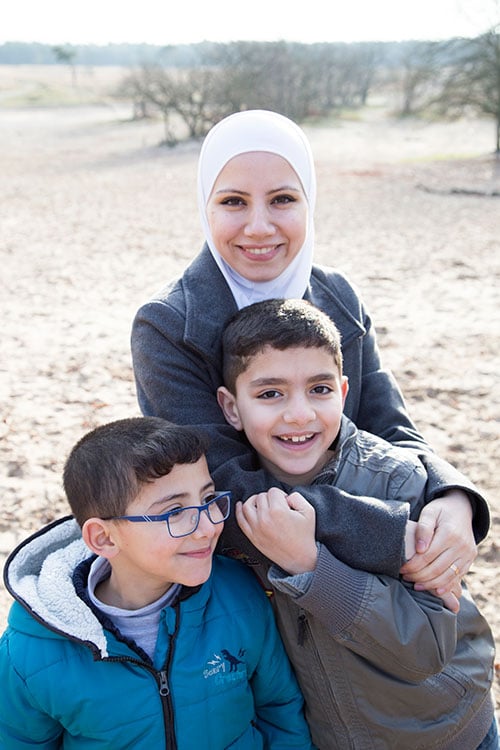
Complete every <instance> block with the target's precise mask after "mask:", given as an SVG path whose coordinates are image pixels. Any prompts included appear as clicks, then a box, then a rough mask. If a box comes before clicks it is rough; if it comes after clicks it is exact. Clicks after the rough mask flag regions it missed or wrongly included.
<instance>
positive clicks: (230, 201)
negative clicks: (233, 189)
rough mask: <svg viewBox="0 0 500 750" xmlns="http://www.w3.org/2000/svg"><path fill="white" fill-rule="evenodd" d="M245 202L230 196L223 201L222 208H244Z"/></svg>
mask: <svg viewBox="0 0 500 750" xmlns="http://www.w3.org/2000/svg"><path fill="white" fill-rule="evenodd" d="M244 205H245V202H244V200H243V199H242V198H240V197H238V196H230V197H229V198H224V199H223V200H222V201H221V206H230V207H231V206H244Z"/></svg>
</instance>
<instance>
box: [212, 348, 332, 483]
mask: <svg viewBox="0 0 500 750" xmlns="http://www.w3.org/2000/svg"><path fill="white" fill-rule="evenodd" d="M346 395H347V378H345V377H343V378H341V377H340V375H339V372H338V369H337V366H336V364H335V361H334V359H333V356H332V355H331V354H330V352H328V350H327V349H318V348H315V347H296V348H293V349H285V350H284V351H280V350H277V349H273V348H272V347H266V348H265V349H264V350H263V351H262V352H261V353H259V354H257V355H256V356H255V357H253V358H252V359H251V362H250V365H249V367H248V369H247V370H246V371H245V372H244V373H242V374H241V375H240V376H239V377H238V378H237V382H236V397H235V398H233V399H232V403H230V404H228V407H229V408H232V409H233V411H232V415H233V420H231V419H228V421H230V422H231V423H232V424H233V425H234V426H235V427H236V428H237V429H243V430H244V431H245V433H246V435H247V437H248V440H249V441H250V443H251V444H252V445H253V447H254V448H255V450H256V451H257V452H258V453H259V455H260V457H261V462H262V464H263V465H264V466H265V467H266V468H267V469H268V470H269V471H270V472H271V473H272V474H273V475H274V476H275V477H276V478H277V479H280V480H282V481H285V482H287V483H291V484H305V483H308V482H310V481H311V480H312V479H313V477H314V476H315V475H316V473H317V472H318V471H319V469H321V468H322V467H323V466H324V464H325V463H326V462H327V460H328V457H329V454H328V450H329V448H330V446H331V445H332V443H333V441H334V440H335V438H336V437H337V434H338V431H339V428H340V420H341V417H342V409H343V406H344V401H345V397H346ZM226 397H227V398H228V399H230V400H231V398H232V397H231V396H230V395H228V393H227V394H226ZM226 416H227V412H226Z"/></svg>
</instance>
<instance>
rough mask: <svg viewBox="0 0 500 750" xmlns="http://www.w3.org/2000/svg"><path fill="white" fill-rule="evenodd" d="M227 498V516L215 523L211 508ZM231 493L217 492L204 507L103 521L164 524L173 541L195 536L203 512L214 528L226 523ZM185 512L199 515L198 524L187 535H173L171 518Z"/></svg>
mask: <svg viewBox="0 0 500 750" xmlns="http://www.w3.org/2000/svg"><path fill="white" fill-rule="evenodd" d="M223 497H227V512H226V515H225V516H224V517H223V518H221V519H220V521H214V520H213V518H212V517H211V516H210V508H211V506H213V504H214V503H217V502H218V501H219V500H220V499H221V498H223ZM231 499H232V498H231V492H230V490H225V491H224V492H216V493H215V494H214V496H213V497H212V498H211V499H210V500H209V501H208V502H207V503H204V504H203V505H186V507H185V508H175V509H174V510H169V511H167V512H166V513H160V515H146V514H144V515H143V516H111V517H110V518H105V519H103V520H104V521H130V522H131V523H144V522H146V523H158V522H164V523H165V524H166V527H167V531H168V533H169V534H170V536H171V537H172V538H173V539H180V538H181V537H183V536H189V535H190V534H194V532H195V531H196V529H197V528H198V526H199V524H200V516H201V514H202V513H203V511H205V512H206V514H207V516H208V520H209V521H210V523H213V524H214V526H215V525H216V524H219V523H224V521H226V520H227V519H228V518H229V514H230V512H231ZM185 510H191V511H193V512H196V513H197V514H198V516H197V518H196V523H195V525H194V528H192V529H191V531H188V532H186V533H185V534H172V530H171V528H170V517H171V516H173V515H175V514H176V513H179V511H185Z"/></svg>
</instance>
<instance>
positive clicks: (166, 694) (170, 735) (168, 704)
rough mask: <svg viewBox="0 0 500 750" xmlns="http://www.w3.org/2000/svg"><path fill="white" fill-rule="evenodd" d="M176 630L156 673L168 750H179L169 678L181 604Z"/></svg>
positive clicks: (176, 620) (177, 613)
mask: <svg viewBox="0 0 500 750" xmlns="http://www.w3.org/2000/svg"><path fill="white" fill-rule="evenodd" d="M175 615H176V616H175V628H174V632H173V633H172V635H171V636H170V644H169V649H168V655H167V661H166V663H165V665H164V667H163V669H161V670H160V671H159V672H156V673H155V674H156V679H157V683H158V692H159V693H160V698H161V703H162V708H163V720H164V724H165V736H166V738H167V745H166V746H167V748H168V750H177V738H176V736H175V725H174V706H173V702H172V696H171V694H170V686H169V676H170V668H171V665H172V659H173V656H174V647H175V639H176V636H177V632H178V630H179V620H180V607H179V603H177V604H176V605H175Z"/></svg>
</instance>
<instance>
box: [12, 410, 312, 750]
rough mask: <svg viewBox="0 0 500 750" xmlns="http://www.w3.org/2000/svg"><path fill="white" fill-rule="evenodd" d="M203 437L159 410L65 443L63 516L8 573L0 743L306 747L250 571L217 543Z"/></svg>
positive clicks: (222, 511)
mask: <svg viewBox="0 0 500 750" xmlns="http://www.w3.org/2000/svg"><path fill="white" fill-rule="evenodd" d="M205 448H206V445H205V443H204V440H203V438H202V437H201V436H200V435H198V434H197V433H196V432H194V431H193V430H191V429H188V428H185V427H178V426H175V425H172V424H169V423H168V422H165V421H164V420H162V419H159V418H155V417H151V418H134V419H126V420H119V421H117V422H112V423H110V424H108V425H104V426H102V427H98V428H97V429H95V430H93V431H92V432H90V433H89V434H87V435H85V436H84V437H83V438H82V439H81V440H80V441H79V442H78V443H77V444H76V446H75V447H74V448H73V450H72V451H71V453H70V456H69V458H68V460H67V462H66V465H65V468H64V488H65V491H66V495H67V497H68V500H69V504H70V506H71V510H72V512H73V516H74V518H72V517H67V518H64V519H61V520H58V521H56V522H54V523H52V524H51V525H49V526H48V527H46V528H45V529H42V530H41V531H39V532H38V533H37V534H35V535H33V536H32V537H30V538H29V539H27V540H26V541H24V542H23V543H22V544H21V545H20V546H19V547H18V548H17V549H16V550H15V551H14V552H13V553H12V554H11V555H10V557H9V559H8V560H7V563H6V566H5V573H4V577H5V583H6V586H7V588H8V590H9V591H10V593H11V594H12V595H13V596H14V598H15V599H16V601H15V602H14V604H13V605H12V608H11V612H10V616H9V626H8V628H7V630H6V631H5V633H4V635H3V637H2V640H1V642H0V684H1V685H2V689H1V691H0V746H1V747H5V748H9V750H17V749H19V750H21V748H26V747H28V745H29V746H30V747H31V746H32V745H36V746H37V747H38V748H46V750H48V749H49V748H51V749H52V748H56V747H68V748H69V747H72V748H73V747H74V748H76V747H78V748H79V747H82V748H85V747H89V748H90V747H112V748H113V750H121V749H122V748H134V750H141V749H144V750H151V748H162V747H168V748H169V749H170V748H176V747H178V748H180V749H181V748H185V749H186V750H188V749H189V750H190V749H191V748H203V747H204V748H225V747H228V746H231V747H233V746H234V747H235V748H236V747H238V748H242V750H243V749H244V748H249V749H250V748H252V750H253V749H254V748H264V747H272V748H280V749H281V750H285V748H286V749H288V748H301V749H303V750H305V749H309V748H311V743H310V737H309V732H308V730H307V726H306V723H305V721H304V718H303V714H302V697H301V695H300V691H299V689H298V687H297V683H296V681H295V678H294V676H293V673H292V671H291V669H290V665H289V663H288V660H287V658H286V655H285V652H284V650H283V646H282V644H281V641H280V638H279V635H278V633H277V631H276V627H275V624H274V619H273V613H272V609H271V607H270V605H269V603H268V601H267V599H266V596H265V594H264V592H263V591H262V589H261V587H260V585H259V583H258V582H257V580H256V579H255V577H254V576H253V575H252V574H251V573H250V572H248V571H247V570H246V569H245V568H244V566H243V565H241V564H240V563H235V562H234V561H231V560H227V559H223V558H219V557H216V558H214V556H213V555H214V550H215V546H216V543H217V540H218V538H219V536H220V533H221V531H222V527H223V522H224V520H225V519H226V518H227V517H228V515H229V511H230V493H229V492H216V491H215V489H214V485H213V482H212V479H211V477H210V474H209V472H208V467H207V463H206V460H205V455H204V453H205Z"/></svg>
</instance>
